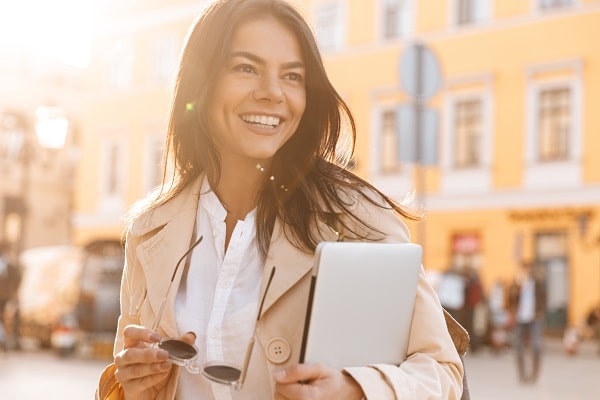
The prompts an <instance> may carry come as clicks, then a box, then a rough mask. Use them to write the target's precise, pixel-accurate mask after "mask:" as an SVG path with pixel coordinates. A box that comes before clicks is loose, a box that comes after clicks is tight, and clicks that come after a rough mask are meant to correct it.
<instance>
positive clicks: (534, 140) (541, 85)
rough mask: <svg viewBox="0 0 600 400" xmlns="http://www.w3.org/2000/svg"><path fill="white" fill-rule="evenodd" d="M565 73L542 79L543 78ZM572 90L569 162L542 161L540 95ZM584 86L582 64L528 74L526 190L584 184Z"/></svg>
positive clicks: (539, 68) (532, 70) (536, 69)
mask: <svg viewBox="0 0 600 400" xmlns="http://www.w3.org/2000/svg"><path fill="white" fill-rule="evenodd" d="M557 71H559V72H562V74H560V75H557V76H554V77H550V78H542V77H538V75H539V74H543V73H551V72H557ZM561 87H569V88H570V93H571V102H572V104H571V110H572V111H571V129H570V131H571V134H570V139H569V145H568V147H569V150H568V152H569V154H568V157H567V159H566V160H556V161H542V162H540V160H539V159H538V153H539V118H538V115H539V113H538V111H539V94H540V92H541V91H543V90H547V89H552V88H561ZM582 121H583V86H582V65H581V61H580V60H571V61H565V62H557V63H553V64H548V65H538V66H533V67H531V68H530V69H529V70H528V76H527V90H526V126H525V132H526V135H525V136H526V137H525V140H526V143H525V154H524V159H525V163H524V164H525V172H524V175H525V176H524V186H525V187H528V188H555V187H565V186H568V187H575V186H578V185H579V184H580V183H581V180H582V165H581V160H582V157H583V147H582V146H583V138H582V135H583V130H582Z"/></svg>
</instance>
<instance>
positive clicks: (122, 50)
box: [108, 41, 133, 89]
mask: <svg viewBox="0 0 600 400" xmlns="http://www.w3.org/2000/svg"><path fill="white" fill-rule="evenodd" d="M132 78H133V46H132V45H131V43H130V42H127V41H120V42H118V43H117V44H116V45H115V47H114V49H113V54H112V57H111V64H110V71H109V78H108V79H109V84H110V87H112V88H113V89H127V88H128V87H130V86H131V83H132Z"/></svg>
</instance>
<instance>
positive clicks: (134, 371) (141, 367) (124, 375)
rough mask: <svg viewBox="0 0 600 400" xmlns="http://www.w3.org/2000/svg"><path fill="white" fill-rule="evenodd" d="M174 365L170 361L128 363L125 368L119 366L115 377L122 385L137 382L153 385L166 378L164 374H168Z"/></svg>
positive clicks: (138, 383) (143, 384)
mask: <svg viewBox="0 0 600 400" xmlns="http://www.w3.org/2000/svg"><path fill="white" fill-rule="evenodd" d="M172 366H173V364H171V362H169V361H163V362H160V363H151V364H128V365H126V366H125V367H123V368H117V370H116V372H115V377H116V378H117V380H118V381H119V382H120V383H121V384H122V385H127V384H130V383H135V384H137V385H142V386H146V384H149V385H150V386H152V385H153V384H155V383H156V382H159V381H160V380H161V379H162V378H164V375H168V373H169V371H170V370H171V368H172ZM148 387H149V386H148Z"/></svg>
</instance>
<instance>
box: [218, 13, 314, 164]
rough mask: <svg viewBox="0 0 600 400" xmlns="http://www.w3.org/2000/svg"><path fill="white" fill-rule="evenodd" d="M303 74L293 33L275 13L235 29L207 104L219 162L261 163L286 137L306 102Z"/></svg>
mask: <svg viewBox="0 0 600 400" xmlns="http://www.w3.org/2000/svg"><path fill="white" fill-rule="evenodd" d="M305 74H306V71H305V65H304V60H303V57H302V52H301V50H300V45H299V43H298V40H297V39H296V36H295V35H294V34H293V33H292V32H291V31H289V30H288V29H287V28H285V27H284V26H283V25H282V24H281V23H280V22H278V21H277V20H276V19H274V18H265V19H254V20H251V21H249V22H246V23H244V24H242V25H241V26H240V27H239V28H238V29H237V30H236V32H235V34H234V36H233V40H232V42H231V49H230V52H229V54H228V55H227V57H226V59H225V63H224V65H223V66H222V67H221V69H220V71H219V73H218V75H217V78H216V79H217V80H216V85H215V89H214V92H213V95H212V97H210V98H209V105H208V112H209V119H210V129H211V136H212V137H213V140H214V141H215V144H216V146H217V149H218V151H219V154H220V155H221V160H222V162H223V164H224V165H227V166H231V165H232V164H234V165H235V164H237V165H238V166H247V165H245V164H248V163H257V162H261V161H262V162H263V163H264V164H266V163H265V161H267V160H269V159H270V158H272V157H273V156H274V155H275V153H276V152H277V151H278V150H279V149H280V148H281V147H282V146H283V145H284V144H285V142H287V141H288V140H289V139H290V138H291V137H292V135H293V134H294V132H296V129H297V128H298V124H299V123H300V119H301V118H302V114H303V113H304V108H305V105H306V89H305V83H304V81H305Z"/></svg>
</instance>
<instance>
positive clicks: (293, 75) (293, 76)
mask: <svg viewBox="0 0 600 400" xmlns="http://www.w3.org/2000/svg"><path fill="white" fill-rule="evenodd" d="M284 78H285V79H288V80H290V81H295V82H304V76H303V75H302V74H299V73H298V72H289V73H287V74H285V76H284Z"/></svg>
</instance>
